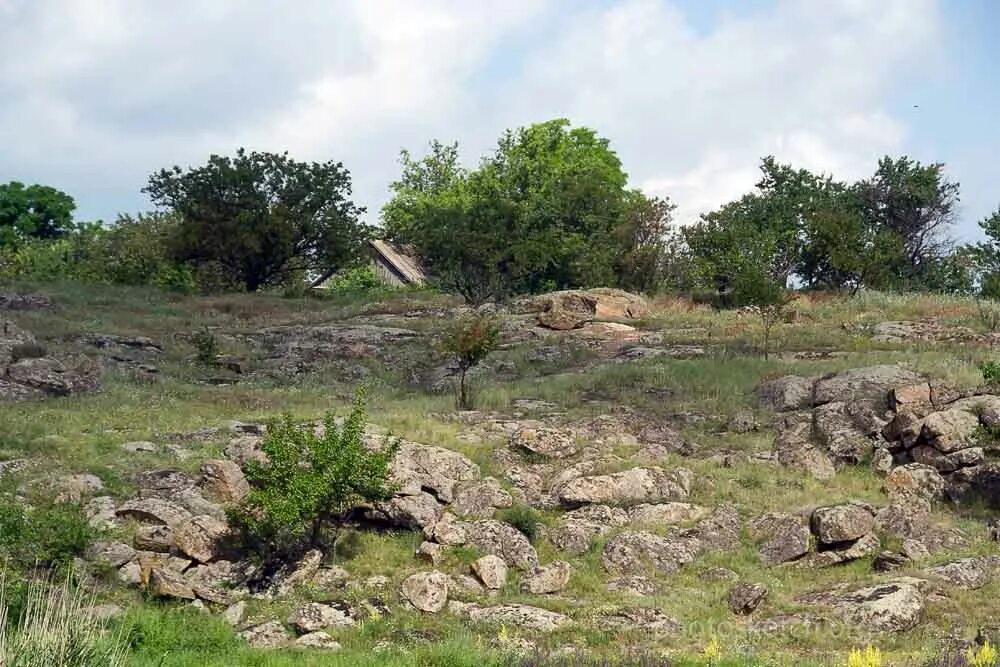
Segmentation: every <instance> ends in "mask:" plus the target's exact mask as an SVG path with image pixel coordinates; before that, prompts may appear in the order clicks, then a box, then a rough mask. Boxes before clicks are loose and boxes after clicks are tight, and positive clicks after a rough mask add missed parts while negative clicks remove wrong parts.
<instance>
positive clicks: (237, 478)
mask: <svg viewBox="0 0 1000 667" xmlns="http://www.w3.org/2000/svg"><path fill="white" fill-rule="evenodd" d="M201 488H202V489H203V490H204V491H205V492H207V493H208V494H209V495H210V496H212V497H214V498H216V499H217V500H219V501H220V502H223V503H238V502H240V501H241V500H243V498H245V497H246V495H247V494H248V493H249V492H250V484H249V483H248V482H247V478H246V477H245V476H244V475H243V471H242V470H241V469H240V467H239V466H238V465H236V464H235V463H233V462H232V461H227V460H225V459H217V460H212V461H205V463H203V464H202V465H201Z"/></svg>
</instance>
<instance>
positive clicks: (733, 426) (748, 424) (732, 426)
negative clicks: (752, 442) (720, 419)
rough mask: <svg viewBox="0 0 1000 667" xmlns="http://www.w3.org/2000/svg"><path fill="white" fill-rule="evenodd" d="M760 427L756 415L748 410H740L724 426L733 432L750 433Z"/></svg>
mask: <svg viewBox="0 0 1000 667" xmlns="http://www.w3.org/2000/svg"><path fill="white" fill-rule="evenodd" d="M759 427H760V423H759V422H758V421H757V417H756V416H754V414H753V413H752V412H750V411H749V410H740V411H739V412H737V413H736V414H734V415H733V416H732V417H730V418H729V422H728V423H727V424H726V428H727V429H728V430H730V431H732V432H733V433H750V432H752V431H756V430H757V429H758V428H759Z"/></svg>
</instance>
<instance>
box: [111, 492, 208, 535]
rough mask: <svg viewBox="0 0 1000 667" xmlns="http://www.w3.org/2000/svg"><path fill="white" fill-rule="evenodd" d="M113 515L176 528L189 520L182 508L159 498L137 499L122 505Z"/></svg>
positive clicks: (187, 514) (188, 514)
mask: <svg viewBox="0 0 1000 667" xmlns="http://www.w3.org/2000/svg"><path fill="white" fill-rule="evenodd" d="M115 515H116V516H118V517H122V518H126V519H135V520H136V521H139V522H141V523H152V524H160V525H166V526H169V527H170V528H177V527H178V526H180V524H182V523H184V522H185V521H187V520H188V519H190V518H191V512H189V511H188V510H186V509H184V508H183V507H181V506H179V505H177V504H175V503H172V502H170V501H168V500H162V499H160V498H139V499H135V500H127V501H125V502H124V503H122V504H121V505H120V506H119V507H118V509H117V510H115Z"/></svg>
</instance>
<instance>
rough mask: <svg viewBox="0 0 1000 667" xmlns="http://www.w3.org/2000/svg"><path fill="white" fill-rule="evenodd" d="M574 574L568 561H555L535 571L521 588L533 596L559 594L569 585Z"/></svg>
mask: <svg viewBox="0 0 1000 667" xmlns="http://www.w3.org/2000/svg"><path fill="white" fill-rule="evenodd" d="M572 572H573V568H572V567H571V566H570V564H569V563H567V562H566V561H562V560H557V561H553V562H551V563H549V564H548V565H543V566H542V567H540V568H538V569H537V570H535V571H534V572H533V573H532V574H531V576H530V577H528V578H527V579H526V580H525V581H524V582H522V584H521V587H522V588H523V589H524V590H525V591H527V592H528V593H531V594H533V595H544V594H546V593H558V592H559V591H561V590H562V589H564V588H565V587H566V584H568V583H569V577H570V574H571V573H572Z"/></svg>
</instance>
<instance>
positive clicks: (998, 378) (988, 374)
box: [979, 361, 1000, 387]
mask: <svg viewBox="0 0 1000 667" xmlns="http://www.w3.org/2000/svg"><path fill="white" fill-rule="evenodd" d="M979 372H980V373H982V374H983V382H985V383H986V384H987V386H990V387H997V386H1000V361H984V362H982V363H981V364H979Z"/></svg>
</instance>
